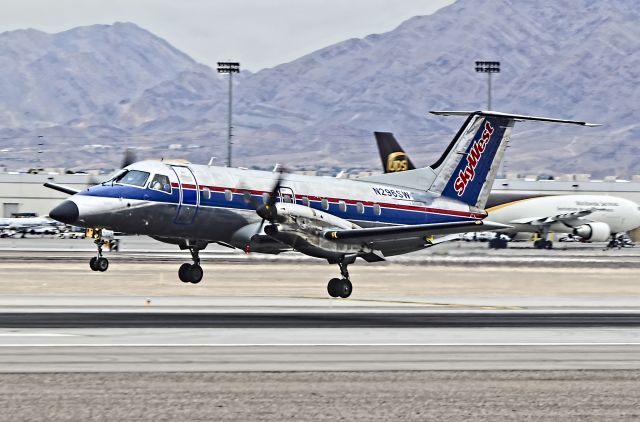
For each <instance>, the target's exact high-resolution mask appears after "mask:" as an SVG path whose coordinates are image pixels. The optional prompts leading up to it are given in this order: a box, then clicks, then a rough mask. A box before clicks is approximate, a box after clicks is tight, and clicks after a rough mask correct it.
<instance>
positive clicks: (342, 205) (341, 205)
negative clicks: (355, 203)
mask: <svg viewBox="0 0 640 422" xmlns="http://www.w3.org/2000/svg"><path fill="white" fill-rule="evenodd" d="M338 207H339V208H340V212H347V204H346V203H345V202H344V201H340V202H338Z"/></svg>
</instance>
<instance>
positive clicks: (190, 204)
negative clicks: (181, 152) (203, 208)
mask: <svg viewBox="0 0 640 422" xmlns="http://www.w3.org/2000/svg"><path fill="white" fill-rule="evenodd" d="M171 168H172V169H173V171H174V172H175V174H176V176H177V177H178V190H179V192H180V197H179V200H178V211H177V213H176V218H175V219H174V223H176V224H191V223H193V220H194V219H195V218H196V214H197V213H198V206H200V195H199V191H200V186H198V181H197V180H196V177H195V175H194V174H193V172H192V171H191V169H190V168H189V167H187V166H171Z"/></svg>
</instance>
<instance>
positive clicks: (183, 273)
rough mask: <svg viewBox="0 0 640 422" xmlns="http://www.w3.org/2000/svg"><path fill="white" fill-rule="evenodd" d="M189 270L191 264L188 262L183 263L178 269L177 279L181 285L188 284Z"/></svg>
mask: <svg viewBox="0 0 640 422" xmlns="http://www.w3.org/2000/svg"><path fill="white" fill-rule="evenodd" d="M190 270H191V264H189V263H188V262H185V263H184V264H182V265H180V268H179V269H178V278H179V279H180V281H182V282H183V283H189V282H190V278H189V275H190V274H189V273H190Z"/></svg>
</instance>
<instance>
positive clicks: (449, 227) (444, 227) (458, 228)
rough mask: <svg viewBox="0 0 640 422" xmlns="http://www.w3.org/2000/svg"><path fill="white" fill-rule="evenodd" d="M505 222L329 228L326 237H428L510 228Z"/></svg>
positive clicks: (358, 239) (352, 239)
mask: <svg viewBox="0 0 640 422" xmlns="http://www.w3.org/2000/svg"><path fill="white" fill-rule="evenodd" d="M510 227H511V226H507V225H505V224H500V223H494V222H491V221H464V222H456V223H431V224H417V225H402V226H391V227H371V228H364V229H341V230H327V231H325V232H324V233H323V236H324V238H325V239H327V240H330V241H334V242H339V243H376V242H387V241H394V240H401V239H410V238H423V239H425V238H428V237H431V236H434V235H448V234H455V233H467V232H474V231H492V230H500V229H506V228H510Z"/></svg>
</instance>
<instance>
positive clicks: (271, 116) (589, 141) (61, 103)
mask: <svg viewBox="0 0 640 422" xmlns="http://www.w3.org/2000/svg"><path fill="white" fill-rule="evenodd" d="M636 6H637V4H636V1H635V0H602V1H597V0H536V1H524V0H458V1H457V2H455V3H454V4H452V5H450V6H448V7H444V8H442V9H440V10H439V11H437V12H436V13H434V14H432V15H428V16H416V17H414V18H411V19H409V20H407V21H405V22H402V23H401V24H400V25H399V26H398V27H397V28H396V29H394V30H392V31H389V32H386V33H382V34H372V35H369V36H367V37H364V38H357V39H355V38H354V39H349V40H346V41H344V42H341V43H338V44H335V45H331V46H328V47H326V48H324V49H321V50H318V51H315V52H313V53H311V54H308V55H306V56H303V57H301V58H299V59H297V60H294V61H292V62H290V63H284V64H281V65H279V66H276V67H274V68H269V69H263V70H261V71H259V72H256V73H251V72H248V71H243V72H241V73H240V74H238V75H235V77H234V114H233V116H234V117H233V118H234V127H235V129H234V133H235V138H234V143H235V147H234V157H235V159H234V164H235V165H242V166H260V167H263V168H269V167H271V166H272V165H273V164H274V163H276V162H278V163H282V164H285V165H286V166H289V167H292V168H309V169H311V168H314V167H321V166H333V167H341V168H347V169H348V168H353V167H370V168H372V169H377V168H378V165H379V164H378V156H377V152H376V151H375V143H374V141H373V136H372V132H373V131H392V132H394V133H395V134H396V136H397V138H398V139H399V140H400V142H401V143H402V144H403V146H404V147H405V149H406V150H407V151H408V152H409V153H410V154H411V156H412V158H413V161H414V163H415V164H417V165H428V164H430V162H431V161H433V160H435V159H436V158H437V157H438V156H439V154H440V152H441V151H442V150H443V149H444V148H445V147H446V145H447V143H448V142H449V141H450V139H451V137H452V136H453V134H454V133H455V131H456V129H457V127H458V126H459V125H460V124H461V120H460V119H459V118H452V117H449V118H443V117H436V116H433V115H429V114H428V111H429V110H436V109H439V110H443V109H456V110H477V109H485V108H486V107H487V105H486V97H487V93H486V90H487V85H486V84H487V82H486V75H485V74H478V73H476V72H475V68H474V62H475V61H476V60H491V61H500V62H501V72H500V73H499V74H494V75H493V90H492V94H493V95H492V97H493V101H492V103H493V104H492V105H493V108H494V109H495V110H498V111H503V112H513V113H520V114H531V115H542V116H548V117H559V118H571V119H578V120H587V121H590V122H594V123H602V124H603V126H602V127H600V128H577V127H562V126H559V125H546V124H539V123H518V124H516V128H515V130H514V136H513V137H512V142H511V147H510V149H509V151H508V153H507V156H506V160H505V169H504V170H505V171H507V172H519V173H526V174H557V173H591V174H593V175H595V176H604V175H619V176H630V175H632V174H640V162H639V161H638V157H639V156H640V146H639V144H638V142H639V141H640V126H639V125H638V112H637V105H638V103H639V100H640V88H639V87H640V58H639V57H638V55H637V54H636V52H637V51H638V50H640V26H638V25H637V23H638V22H640V11H639V10H638V8H637V7H636ZM263 36H264V35H263ZM267 36H268V34H267ZM227 83H228V82H227V79H226V75H219V74H218V73H217V72H216V70H215V69H211V68H210V67H208V66H206V65H203V64H200V63H197V62H196V61H195V60H193V59H192V58H190V57H188V56H187V55H185V54H183V53H182V52H180V51H178V50H177V49H175V48H173V47H172V46H171V45H170V44H169V43H167V42H166V41H164V40H162V39H160V38H158V37H156V36H155V35H153V34H151V33H150V32H148V31H146V30H144V29H142V28H140V27H138V26H136V25H135V24H132V23H115V24H113V25H92V26H87V27H79V28H74V29H71V30H69V31H65V32H61V33H57V34H47V33H44V32H40V31H37V30H33V29H26V30H19V31H11V32H5V33H2V34H0V139H2V142H3V144H4V147H3V148H4V149H3V150H4V151H6V152H0V163H3V162H4V164H7V163H6V161H7V160H15V161H16V162H18V163H21V162H24V164H30V163H33V162H34V161H35V162H38V163H40V164H43V165H44V164H46V165H51V166H54V165H55V166H60V165H66V166H72V167H74V166H75V167H78V168H109V167H114V166H118V165H119V160H120V159H121V157H122V154H123V151H124V149H125V148H127V147H130V148H134V149H137V150H138V156H140V157H141V158H146V157H159V156H163V157H180V158H187V159H190V160H191V161H193V162H207V161H209V158H210V157H212V156H214V157H216V158H215V159H214V162H216V163H218V164H223V163H224V161H225V158H226V130H227V129H226V124H227ZM39 151H40V153H39ZM3 155H4V157H3ZM20 160H22V161H20Z"/></svg>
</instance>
